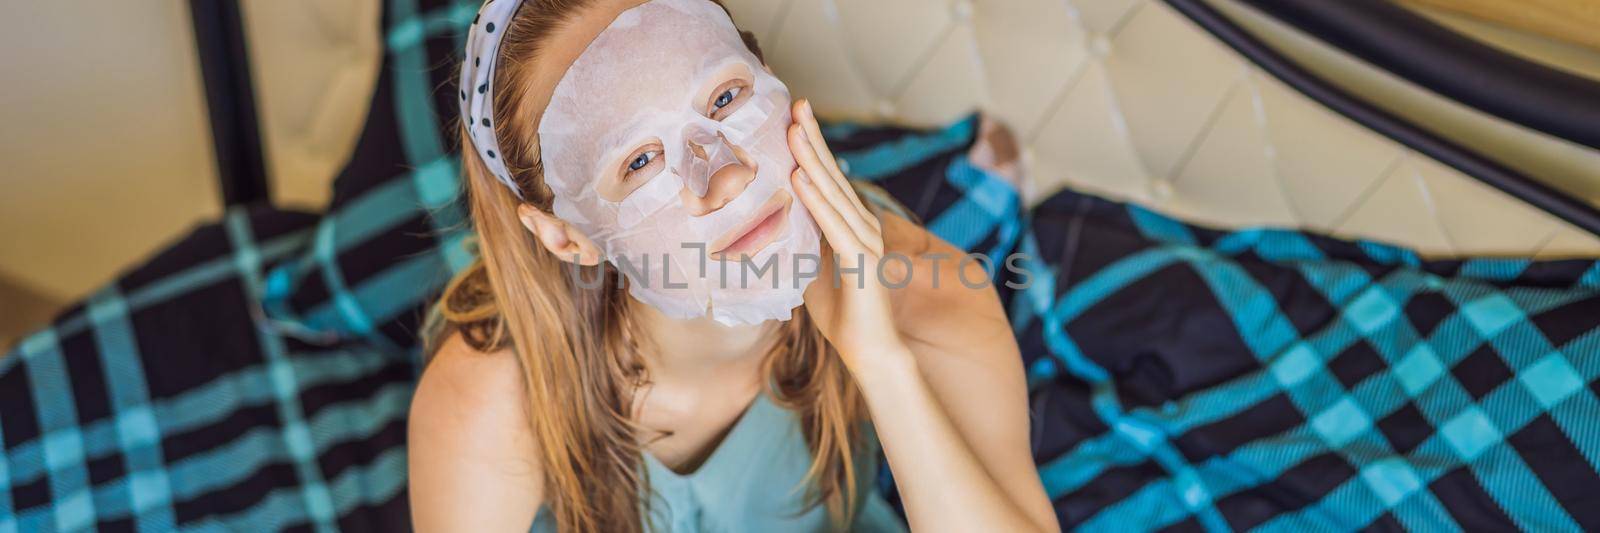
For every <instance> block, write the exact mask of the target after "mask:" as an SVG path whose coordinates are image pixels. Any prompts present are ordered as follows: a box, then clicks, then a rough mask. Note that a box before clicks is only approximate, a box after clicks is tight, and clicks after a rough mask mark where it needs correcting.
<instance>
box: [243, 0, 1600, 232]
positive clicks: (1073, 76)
mask: <svg viewBox="0 0 1600 533" xmlns="http://www.w3.org/2000/svg"><path fill="white" fill-rule="evenodd" d="M358 3H359V4H361V5H362V6H366V5H368V4H373V5H375V4H376V0H359V2H358ZM725 3H726V4H727V5H728V7H729V9H730V10H731V11H732V12H733V14H734V18H735V20H736V22H737V23H738V24H739V25H740V26H741V27H742V28H744V29H746V30H750V31H752V32H754V33H755V34H756V35H757V37H758V38H760V40H761V44H762V47H763V49H764V51H765V52H766V55H767V57H768V59H769V61H770V62H771V63H772V65H773V68H774V70H775V71H776V72H777V73H778V74H779V75H780V76H782V77H784V79H785V80H786V81H787V82H789V83H790V85H791V86H792V87H793V89H794V91H795V93H796V94H797V95H801V96H806V97H809V98H812V99H813V100H814V101H815V102H816V104H817V106H818V109H819V110H820V111H821V112H823V113H824V114H826V115H830V116H833V117H839V118H856V119H866V120H890V121H897V122H902V123H909V124H922V125H931V124H937V123H941V122H945V121H948V120H952V119H955V118H958V117H960V116H962V115H964V114H965V113H967V112H970V111H971V110H972V109H982V110H984V111H986V112H988V113H990V114H991V115H992V116H994V117H995V118H997V119H999V120H1001V121H1002V122H1004V123H1006V124H1008V125H1009V126H1010V127H1011V128H1012V129H1013V130H1014V131H1015V133H1016V135H1017V138H1018V141H1019V143H1020V144H1021V145H1022V156H1023V163H1024V165H1025V167H1026V172H1027V175H1028V182H1027V183H1025V184H1024V186H1023V188H1024V189H1025V191H1024V193H1025V195H1026V197H1027V198H1028V199H1029V200H1030V201H1038V200H1041V199H1043V198H1044V197H1046V196H1048V195H1049V194H1050V193H1052V192H1054V191H1057V190H1060V189H1061V188H1063V187H1072V188H1076V189H1081V190H1086V191H1090V192H1094V193H1098V194H1103V195H1107V196H1110V197H1113V198H1117V199H1123V200H1131V201H1136V202H1139V203H1142V204H1146V205H1148V206H1150V207H1152V208H1154V209H1156V210H1158V211H1162V212H1165V213H1168V214H1172V215H1176V216H1180V217H1184V218H1188V219H1191V220H1194V221H1196V222H1201V223H1206V224H1214V225H1224V226H1247V225H1262V224H1266V225H1276V226H1292V227H1302V228H1307V229H1312V230H1317V231H1324V232H1330V233H1333V234H1336V235H1340V236H1353V237H1368V238H1375V239H1380V240H1385V241H1390V242H1394V243H1396V244H1401V245H1405V246H1410V247H1415V248H1417V249H1418V250H1420V251H1422V252H1424V253H1427V254H1432V255H1454V254H1511V255H1529V254H1537V255H1542V256H1560V255H1573V254H1590V255H1593V254H1600V239H1596V238H1595V237H1593V236H1591V235H1589V234H1587V233H1585V232H1582V231H1581V230H1578V229H1576V228H1574V227H1572V226H1570V225H1568V224H1566V223H1565V222H1562V221H1560V220H1557V219H1555V218H1553V217H1551V216H1549V215H1548V214H1546V213H1544V212H1542V211H1539V210H1538V209H1535V208H1533V207H1530V206H1528V205H1525V204H1523V203H1521V202H1519V201H1517V200H1515V199H1512V198H1511V197H1509V196H1507V195H1505V194H1503V193H1501V192H1499V191H1497V190H1495V189H1493V188H1491V187H1489V186H1487V185H1484V184H1482V183H1480V182H1478V181H1476V180H1473V179H1472V178H1469V177H1466V176H1464V175H1462V174H1460V173H1459V172H1457V171H1455V170H1453V169H1451V168H1448V167H1445V166H1443V165H1440V164H1438V163H1437V162H1435V161H1432V160H1431V159H1428V158H1427V157H1425V156H1422V155H1419V154H1417V153H1415V152H1413V151H1411V150H1410V149H1408V148H1406V147H1404V146H1402V145H1400V144H1398V143H1396V142H1394V141H1392V140H1389V139H1388V138H1385V137H1383V136H1381V135H1378V134H1376V133H1374V132H1372V131H1369V130H1367V129H1365V128H1364V127H1362V126H1360V125H1358V124H1356V123H1354V122H1352V121H1350V120H1348V119H1346V118H1344V117H1342V116H1340V115H1338V114H1336V113H1334V112H1332V111H1330V110H1328V109H1326V108H1324V107H1322V106H1321V105H1319V104H1317V103H1316V102H1314V101H1312V100H1311V99H1309V98H1307V97H1305V96H1304V95H1302V94H1300V93H1298V92H1296V91H1295V90H1294V89H1291V88H1289V87H1287V86H1286V85H1284V84H1283V83H1281V82H1279V81H1278V80H1277V79H1275V78H1273V77H1272V76H1271V75H1269V74H1267V73H1265V72H1262V71H1260V70H1259V69H1257V68H1256V67H1255V66H1254V65H1252V64H1251V63H1250V62H1249V61H1247V60H1246V59H1244V58H1243V57H1241V56H1239V55H1238V54H1236V53H1234V52H1233V51H1232V50H1231V49H1229V48H1228V47H1227V46H1225V45H1223V44H1222V43H1220V42H1219V41H1217V40H1216V39H1214V38H1213V37H1211V36H1210V35H1209V34H1207V33H1206V32H1205V31H1204V30H1202V29H1201V28H1199V27H1197V26H1195V25H1194V24H1193V23H1191V22H1190V21H1189V20H1188V19H1186V18H1185V17H1184V16H1183V15H1181V14H1180V13H1178V12H1176V11H1174V10H1173V9H1172V8H1170V7H1169V6H1167V5H1166V4H1165V3H1163V2H1160V1H1156V0H726V2H725ZM1210 3H1213V4H1215V5H1216V6H1217V7H1218V8H1219V9H1222V10H1223V11H1224V12H1226V13H1227V14H1229V15H1230V16H1233V17H1249V16H1250V13H1249V12H1248V11H1246V10H1243V9H1242V8H1240V7H1239V6H1238V5H1235V4H1234V2H1233V0H1212V1H1211V2H1210ZM299 9H301V10H304V11H305V12H307V13H315V14H317V16H334V15H335V14H333V13H330V12H329V10H326V9H320V10H318V9H311V8H310V7H304V6H303V7H301V8H299ZM292 10H294V8H291V7H285V8H283V9H282V10H274V11H292ZM359 10H360V11H363V12H367V11H366V8H365V7H362V8H361V9H359ZM257 11H262V12H265V11H264V10H259V9H258V10H257ZM371 12H373V13H374V15H373V16H376V15H375V12H376V9H375V8H374V9H372V10H371ZM249 14H252V13H247V15H249ZM279 16H288V15H287V14H283V13H280V14H279ZM306 16H311V15H306ZM264 20H265V19H263V20H255V21H249V22H250V25H251V26H252V30H253V34H252V38H253V39H255V38H259V37H261V36H264V35H274V36H273V37H271V38H273V39H278V38H283V37H282V35H283V34H282V32H277V33H267V32H259V31H256V30H255V28H256V27H257V26H258V24H262V23H265V22H264ZM1240 22H1241V23H1242V24H1243V25H1245V26H1246V27H1247V28H1248V29H1250V30H1251V31H1253V32H1267V33H1270V35H1262V38H1263V40H1265V41H1267V42H1268V43H1269V44H1273V45H1275V46H1276V45H1279V44H1281V43H1293V44H1294V45H1295V46H1296V47H1297V48H1296V50H1293V51H1292V52H1293V53H1289V54H1287V55H1289V56H1290V57H1291V58H1294V59H1297V60H1300V59H1302V58H1307V57H1312V58H1329V57H1332V58H1335V59H1325V60H1324V63H1329V64H1333V65H1334V67H1330V68H1333V70H1331V71H1328V72H1324V73H1323V75H1324V76H1328V75H1330V74H1329V72H1331V73H1332V74H1331V75H1334V76H1336V77H1337V80H1336V81H1338V82H1339V84H1340V85H1342V86H1353V87H1355V88H1357V89H1366V90H1365V91H1359V90H1358V91H1356V92H1357V93H1358V94H1360V95H1361V96H1363V97H1368V98H1372V97H1373V95H1372V94H1371V93H1373V92H1374V91H1376V92H1379V93H1382V94H1391V93H1392V94H1395V95H1397V96H1396V98H1397V100H1396V102H1400V104H1397V105H1404V106H1405V107H1406V108H1407V109H1416V108H1426V109H1428V113H1429V117H1431V118H1428V117H1424V118H1426V119H1427V120H1429V121H1428V122H1426V123H1425V125H1426V126H1429V127H1433V128H1435V129H1438V128H1440V127H1446V128H1447V129H1448V130H1451V131H1447V132H1445V133H1448V134H1451V135H1455V134H1461V133H1463V132H1464V133H1466V134H1469V135H1467V137H1466V139H1467V140H1466V142H1465V144H1467V145H1468V146H1469V147H1470V148H1473V149H1478V150H1485V151H1489V150H1491V149H1492V148H1493V147H1495V146H1513V147H1515V148H1516V150H1515V153H1514V154H1513V157H1511V159H1514V161H1510V163H1511V164H1513V166H1516V167H1517V168H1519V169H1521V170H1523V171H1524V172H1534V173H1535V175H1536V177H1539V178H1547V179H1551V180H1557V181H1559V180H1562V179H1565V180H1568V181H1569V182H1572V183H1576V184H1577V185H1573V186H1569V187H1563V188H1565V189H1567V190H1579V191H1582V190H1600V185H1596V184H1600V165H1590V164H1587V163H1585V162H1586V161H1594V162H1600V154H1597V153H1595V152H1593V151H1584V150H1574V149H1572V148H1571V147H1569V146H1565V145H1562V144H1560V143H1558V142H1554V141H1548V140H1544V139H1540V138H1538V137H1537V136H1530V135H1526V134H1524V133H1523V132H1519V131H1517V130H1516V129H1515V127H1513V126H1508V125H1506V124H1504V123H1499V122H1497V121H1494V120H1493V119H1492V118H1487V119H1486V118H1483V117H1480V116H1477V115H1476V114H1474V112H1472V111H1471V110H1466V109H1460V107H1461V106H1459V105H1457V104H1454V103H1450V102H1443V103H1441V102H1440V99H1439V98H1438V97H1436V96H1429V95H1427V94H1420V92H1419V91H1417V90H1416V89H1415V88H1408V87H1407V86H1406V85H1405V82H1404V81H1402V80H1395V79H1393V78H1392V76H1388V75H1386V74H1384V73H1381V72H1379V71H1376V70H1375V69H1372V68H1371V67H1367V66H1365V65H1363V64H1360V63H1359V62H1355V61H1352V60H1349V59H1337V58H1339V57H1340V52H1339V51H1337V50H1332V49H1329V48H1328V47H1326V46H1322V48H1317V47H1318V46H1319V44H1318V43H1316V42H1313V41H1311V40H1310V39H1307V38H1305V37H1304V36H1299V35H1296V34H1295V33H1294V30H1291V29H1287V28H1286V27H1283V26H1281V25H1274V24H1273V23H1271V22H1264V21H1261V20H1241V21H1240ZM347 26H351V25H348V24H347ZM375 27H376V26H373V27H368V26H360V27H359V28H356V27H354V26H352V27H351V28H346V29H344V30H340V29H339V28H335V27H334V26H325V27H321V28H320V29H318V30H317V31H360V32H370V31H372V30H373V29H374V28H375ZM375 38H376V36H375V34H368V33H362V34H361V35H360V36H359V37H358V38H354V39H329V40H328V42H327V46H324V47H323V48H321V49H320V52H319V53H320V54H323V56H324V57H342V58H345V61H346V62H345V63H343V64H340V65H327V66H318V65H315V64H313V65H312V66H313V67H315V68H312V69H310V70H316V69H324V70H328V71H329V72H332V74H329V73H327V72H324V73H321V74H319V73H317V72H306V73H303V74H302V76H305V77H307V79H313V80H314V79H319V78H318V77H319V76H320V77H321V78H320V79H325V80H328V81H324V82H320V83H321V84H320V85H318V82H307V83H305V84H303V85H294V86H292V87H290V86H288V85H285V86H284V87H283V88H274V87H268V88H267V89H268V90H264V91H262V94H261V96H259V98H260V99H262V100H263V102H264V103H263V106H264V107H266V109H264V113H263V115H264V117H263V120H264V121H265V122H266V123H267V126H268V128H269V130H271V131H269V132H267V138H268V142H269V147H268V149H269V156H270V158H271V159H272V161H273V164H272V168H273V169H274V173H275V175H276V179H278V180H280V183H279V184H278V185H277V187H278V189H280V190H281V189H283V188H284V185H282V183H281V181H282V180H291V181H296V182H297V183H302V184H301V185H298V186H297V187H304V186H305V185H304V183H317V180H326V179H327V177H325V176H311V175H309V174H314V173H317V172H322V170H320V169H322V168H324V167H327V166H328V165H327V163H326V161H325V160H327V159H328V158H329V157H330V155H329V154H328V153H325V152H323V151H312V150H310V147H313V146H334V147H340V148H339V149H340V150H346V148H343V147H345V146H347V145H348V143H346V142H343V140H344V139H347V138H353V135H354V134H355V133H354V132H353V131H351V130H352V128H353V127H348V126H341V125H340V124H342V123H340V124H336V122H340V120H343V119H339V120H332V119H323V120H320V121H315V122H308V119H307V118H306V117H310V116H317V115H315V114H314V113H313V112H312V111H311V109H312V107H311V106H319V107H317V109H329V106H335V104H334V103H335V102H347V101H350V97H349V96H348V95H351V94H365V93H366V92H367V91H369V90H370V85H363V84H362V83H355V82H354V81H352V80H354V79H355V78H361V77H362V76H367V78H362V79H363V80H367V79H370V76H371V74H369V73H370V72H372V71H373V70H375V65H376V62H377V61H378V59H379V58H377V57H376V55H375V54H376V49H375V42H376V41H375V40H374V39H375ZM274 50H276V51H275V52H273V53H279V52H281V53H286V54H293V53H303V52H294V50H295V48H293V47H280V48H275V49H274ZM256 62H257V64H258V65H262V67H260V68H267V65H268V64H270V61H262V60H257V61H256ZM1324 66H1325V65H1318V68H1323V67H1324ZM1314 70H1315V69H1314ZM265 74H268V73H258V75H265ZM366 83H370V81H367V82H366ZM317 87H320V88H321V90H323V91H324V92H326V93H327V94H323V95H321V96H314V95H316V94H317V93H316V92H315V91H314V90H313V88H317ZM1374 88H1377V89H1374ZM279 91H285V92H287V91H295V92H294V93H292V94H288V95H287V96H285V95H277V94H275V93H276V92H279ZM1419 94H1420V96H1419ZM274 101H276V102H291V103H288V104H284V105H278V104H274V103H271V102H274ZM296 106H299V107H296ZM341 108H342V107H341ZM1452 113H1454V114H1452ZM1401 114H1402V116H1406V117H1407V118H1413V119H1415V118H1414V117H1413V116H1412V115H1408V114H1406V113H1403V112H1402V113H1401ZM1439 117H1444V118H1439ZM274 121H276V122H274ZM350 122H352V123H355V124H359V122H360V121H359V117H357V118H355V119H352V120H351V121H350ZM274 124H277V126H274ZM284 147H289V148H288V149H285V148H284ZM1541 158H1542V159H1541ZM334 159H337V158H334ZM283 169H296V170H294V171H293V172H296V174H293V175H285V174H286V172H284V171H283ZM1584 169H1591V170H1584ZM1540 170H1549V172H1544V173H1540V172H1537V171H1540Z"/></svg>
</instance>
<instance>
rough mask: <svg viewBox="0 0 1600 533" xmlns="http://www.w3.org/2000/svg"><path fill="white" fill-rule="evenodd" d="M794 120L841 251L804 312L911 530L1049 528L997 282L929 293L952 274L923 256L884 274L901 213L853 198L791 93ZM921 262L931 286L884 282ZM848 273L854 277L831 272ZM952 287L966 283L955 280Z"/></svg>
mask: <svg viewBox="0 0 1600 533" xmlns="http://www.w3.org/2000/svg"><path fill="white" fill-rule="evenodd" d="M794 117H795V125H794V126H792V127H791V129H790V132H789V147H790V150H791V151H792V152H794V156H795V160H796V161H797V162H798V163H799V166H800V169H799V170H797V171H796V172H795V175H794V177H793V179H792V183H793V184H794V187H795V192H796V193H797V195H798V196H799V197H800V200H801V202H803V203H804V204H805V206H806V208H807V210H808V211H810V213H811V215H812V217H813V218H814V219H815V220H816V221H817V225H818V227H819V228H821V230H822V233H823V236H824V237H825V239H826V242H827V247H825V250H827V249H831V250H833V251H834V252H836V253H837V254H838V255H837V256H835V260H827V259H825V260H823V261H822V263H823V268H822V271H823V272H822V276H821V279H819V280H817V281H816V282H814V283H812V284H811V285H810V287H808V288H807V289H806V295H805V298H806V308H807V310H808V312H810V314H811V316H812V318H813V319H815V320H816V322H817V326H818V328H820V329H821V330H822V332H823V334H824V335H825V336H827V338H828V341H829V342H830V343H831V344H832V345H833V346H834V347H835V348H836V349H837V351H838V353H839V356H840V358H841V359H843V361H844V364H845V366H846V367H848V368H849V369H850V373H851V375H853V376H854V377H855V379H856V382H857V383H858V384H860V386H861V391H862V395H863V396H864V397H865V398H866V403H867V409H868V410H869V411H870V412H871V413H872V422H873V425H874V427H875V428H876V430H877V433H878V437H879V440H880V441H881V442H882V443H883V451H884V455H885V456H886V457H887V458H888V460H889V466H890V467H891V468H893V469H894V473H895V483H896V484H897V485H898V486H899V488H900V494H901V501H902V502H904V503H905V508H906V515H907V518H908V519H909V520H910V522H911V527H912V528H913V529H916V530H918V531H1055V530H1057V529H1059V525H1058V524H1057V523H1056V521H1055V520H1054V517H1053V516H1051V513H1050V505H1049V501H1048V500H1047V499H1046V497H1045V495H1044V490H1043V486H1042V484H1041V483H1040V482H1039V477H1038V474H1037V473H1036V471H1035V470H1034V468H1033V462H1032V460H1031V456H1030V453H1029V450H1028V448H1027V445H1026V444H1027V432H1028V427H1027V402H1026V398H1025V394H1026V393H1025V385H1024V382H1023V376H1022V368H1021V364H1020V358H1019V357H1018V355H1017V352H1018V350H1017V347H1016V342H1015V340H1014V339H1013V338H1012V337H1011V336H1010V332H1009V328H1008V327H1006V326H1005V323H1006V322H1005V317H1004V315H1003V314H997V312H998V310H999V302H998V301H997V299H996V298H995V295H994V292H993V291H992V290H987V291H983V290H969V291H965V292H962V291H956V292H942V291H944V290H946V289H948V288H949V287H945V286H942V285H941V288H940V289H938V290H933V289H932V288H931V285H932V281H934V280H935V279H937V280H939V281H940V282H941V283H944V282H946V281H948V280H949V279H956V278H954V277H952V278H946V277H945V276H940V277H939V278H934V279H929V278H928V276H929V275H931V268H930V269H929V270H922V263H926V261H921V259H927V257H921V258H919V260H918V261H916V262H915V263H916V264H913V265H911V266H910V270H909V271H904V270H903V269H904V268H905V267H903V266H902V267H898V268H899V269H901V270H902V271H901V272H898V273H896V272H892V271H894V270H896V269H897V268H896V267H894V265H904V264H905V263H904V262H903V261H900V260H896V259H894V258H892V256H889V255H886V253H885V250H886V248H887V249H888V251H890V252H897V250H895V249H894V248H893V247H890V246H887V245H888V244H891V243H892V242H893V237H894V235H892V234H891V233H892V232H895V231H896V228H895V227H893V226H892V225H893V224H896V223H897V222H896V221H897V220H898V219H896V218H895V217H885V218H884V219H882V220H880V219H879V218H878V217H877V216H875V215H874V214H872V213H871V212H869V211H868V210H867V209H866V208H865V207H864V205H863V204H862V203H861V200H860V198H858V197H857V196H856V194H855V192H854V191H853V190H851V187H850V186H849V184H848V183H847V182H846V180H845V178H844V175H843V174H842V173H840V172H839V168H838V165H836V164H834V162H833V161H834V160H833V154H832V153H831V152H829V150H828V148H827V145H826V143H825V142H824V141H823V139H822V134H821V132H820V128H819V127H818V126H817V124H816V121H815V117H814V116H812V114H811V108H810V105H809V104H808V103H806V102H803V101H802V102H799V103H797V105H796V106H795V109H794ZM900 233H901V234H902V235H903V234H904V233H905V232H904V231H901V232H900ZM886 235H888V238H886ZM929 238H930V239H931V236H930V237H929ZM958 255H959V254H952V255H951V256H950V257H948V258H947V260H953V259H955V258H956V257H958ZM880 266H883V267H888V268H883V269H880ZM929 266H930V267H931V265H929ZM944 267H945V268H944V270H945V271H952V272H953V271H956V270H957V269H956V268H955V267H954V265H952V264H948V263H947V264H945V265H944ZM919 270H920V271H921V273H922V277H923V281H922V283H927V284H929V285H930V287H929V288H928V289H926V290H924V289H922V288H910V287H907V288H898V289H891V287H892V286H893V284H895V283H898V282H899V281H901V280H904V275H905V274H907V273H909V274H912V275H913V285H915V275H916V274H917V273H918V271H919ZM847 271H853V272H854V274H852V275H850V276H849V277H847V278H844V279H836V278H835V275H836V273H840V274H842V273H844V272H847ZM879 273H883V277H882V278H879V277H878V276H877V275H876V274H879ZM956 274H957V275H958V276H959V272H956ZM862 278H865V279H862ZM969 279H973V280H974V281H976V278H969ZM983 279H987V277H986V276H985V277H984V278H983ZM835 282H838V283H835ZM955 288H956V289H960V288H965V286H964V285H961V284H960V283H959V281H957V284H956V287H955ZM902 291H911V293H908V294H907V295H906V296H909V299H907V298H906V297H905V296H902V297H896V296H895V294H894V293H897V292H902ZM912 294H916V295H917V296H911V295H912ZM896 300H901V301H896ZM906 302H910V304H911V305H910V306H909V307H910V308H909V309H908V305H907V303H906ZM896 307H899V308H900V309H898V310H897V309H896ZM963 307H966V308H968V309H963ZM974 310H976V312H975V311H974ZM989 315H994V316H993V317H989ZM985 318H988V320H987V322H980V321H979V319H985ZM935 330H941V331H935ZM942 330H955V331H942ZM961 331H966V333H962V332H961ZM997 332H1004V334H998V333H997ZM919 336H922V337H924V338H920V339H919V338H917V337H919Z"/></svg>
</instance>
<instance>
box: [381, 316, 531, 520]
mask: <svg viewBox="0 0 1600 533" xmlns="http://www.w3.org/2000/svg"><path fill="white" fill-rule="evenodd" d="M521 372H522V370H521V366H520V365H519V364H518V362H517V358H516V355H515V354H514V352H513V350H510V349H499V350H492V351H481V350H479V349H477V348H474V347H472V346H471V345H470V344H469V343H468V342H467V340H466V339H465V338H464V337H463V336H462V335H461V334H460V333H459V332H456V333H452V334H450V335H449V336H448V337H445V338H444V339H443V340H442V341H441V342H440V345H439V347H438V349H437V350H436V351H435V353H434V355H433V357H432V359H431V360H430V361H429V362H428V364H427V366H426V367H425V369H424V370H423V372H422V378H421V380H420V381H419V382H418V384H417V390H416V393H415V395H414V396H413V397H412V401H411V413H410V417H409V428H408V437H407V441H408V443H407V444H408V448H409V449H408V456H409V457H408V461H409V463H410V478H411V479H410V485H411V494H412V498H411V500H412V507H413V518H415V519H416V520H417V521H418V522H419V523H431V524H435V525H439V524H456V525H460V524H461V523H462V522H460V521H462V520H466V521H467V522H471V523H474V524H478V525H483V526H485V527H486V528H493V527H496V526H503V525H513V524H521V525H520V526H519V527H526V526H527V524H528V523H531V520H532V517H533V513H534V512H535V510H536V509H537V508H538V505H539V504H540V503H541V502H542V494H543V489H542V482H543V471H542V469H541V468H540V463H539V456H538V449H537V444H536V441H535V439H534V435H533V429H532V425H531V423H530V420H529V418H528V415H527V413H528V409H527V406H526V405H525V404H526V403H527V401H526V398H527V394H525V392H524V387H525V386H524V385H523V381H522V374H521Z"/></svg>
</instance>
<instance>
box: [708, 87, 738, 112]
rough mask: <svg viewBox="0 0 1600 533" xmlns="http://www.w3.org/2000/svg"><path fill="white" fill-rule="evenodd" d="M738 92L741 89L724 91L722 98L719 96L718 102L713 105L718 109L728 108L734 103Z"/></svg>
mask: <svg viewBox="0 0 1600 533" xmlns="http://www.w3.org/2000/svg"><path fill="white" fill-rule="evenodd" d="M738 91H739V89H738V88H737V87H736V88H733V89H728V90H726V91H723V92H722V96H718V97H717V101H716V102H713V103H712V104H711V105H714V106H717V109H722V108H724V107H728V104H731V103H733V97H735V96H738Z"/></svg>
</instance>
